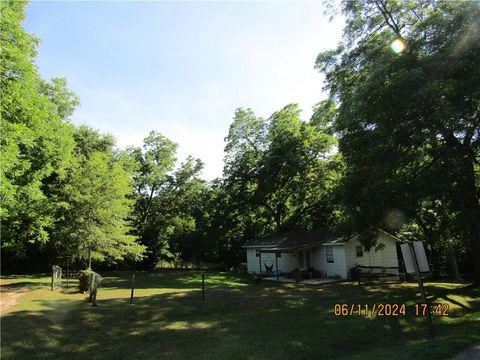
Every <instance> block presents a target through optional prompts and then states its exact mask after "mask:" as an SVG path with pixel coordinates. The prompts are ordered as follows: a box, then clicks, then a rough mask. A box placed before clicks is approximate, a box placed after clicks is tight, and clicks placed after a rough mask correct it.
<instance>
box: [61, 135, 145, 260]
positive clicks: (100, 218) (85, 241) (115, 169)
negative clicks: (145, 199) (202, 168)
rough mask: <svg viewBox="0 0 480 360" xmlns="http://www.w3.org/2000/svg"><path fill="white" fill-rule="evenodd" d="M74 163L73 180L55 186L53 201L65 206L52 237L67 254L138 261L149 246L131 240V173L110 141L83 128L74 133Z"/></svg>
mask: <svg viewBox="0 0 480 360" xmlns="http://www.w3.org/2000/svg"><path fill="white" fill-rule="evenodd" d="M75 139H76V142H77V146H76V148H75V154H76V157H75V161H74V162H73V165H72V166H71V167H70V168H69V169H68V178H67V179H66V180H63V181H57V182H55V183H54V184H52V187H54V188H55V190H52V198H57V199H59V200H61V201H62V203H63V207H62V208H61V209H60V210H59V211H58V212H57V214H56V219H57V220H56V223H55V228H54V229H53V231H52V232H53V237H54V239H55V241H56V242H57V247H58V248H59V252H61V253H62V254H63V255H69V256H73V257H80V258H86V259H88V267H89V268H91V264H92V258H93V259H97V260H99V261H109V262H117V261H121V260H123V259H125V258H131V259H133V260H139V259H141V257H142V254H143V252H144V250H145V248H144V246H142V245H140V244H139V243H138V242H137V241H136V237H135V236H133V235H130V234H129V232H130V230H131V229H130V227H129V224H128V217H129V215H130V213H131V209H132V206H133V201H132V200H131V199H129V198H128V196H129V195H130V194H131V193H132V190H133V187H132V180H131V178H132V173H128V172H127V171H126V168H127V167H126V166H124V164H123V162H122V157H119V156H117V154H116V153H115V152H114V151H113V149H112V147H113V144H114V143H113V139H112V138H111V136H109V135H107V136H102V135H100V134H98V133H97V132H96V131H93V130H91V129H90V128H88V127H85V126H82V127H80V128H79V129H78V130H77V131H76V133H75Z"/></svg>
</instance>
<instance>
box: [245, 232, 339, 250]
mask: <svg viewBox="0 0 480 360" xmlns="http://www.w3.org/2000/svg"><path fill="white" fill-rule="evenodd" d="M335 239H336V237H335V236H334V235H332V234H330V233H328V232H326V231H324V230H315V231H291V232H282V233H276V234H269V235H265V236H262V237H260V238H258V239H252V240H249V241H247V242H246V243H245V245H244V247H251V246H255V247H265V248H268V249H271V250H295V249H301V248H307V247H312V246H315V245H320V244H322V243H325V242H329V241H333V240H335Z"/></svg>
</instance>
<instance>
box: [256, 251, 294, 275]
mask: <svg viewBox="0 0 480 360" xmlns="http://www.w3.org/2000/svg"><path fill="white" fill-rule="evenodd" d="M272 261H273V264H275V254H274V253H262V272H265V265H264V263H267V264H270V263H271V262H272ZM296 267H297V259H296V257H295V254H293V253H292V254H290V253H283V254H282V256H281V257H279V258H278V270H280V271H283V272H291V271H293V269H295V268H296ZM273 270H274V271H275V265H274V266H273ZM247 271H248V272H250V273H252V272H254V271H255V272H256V273H259V272H260V264H259V258H258V257H257V256H256V255H255V248H247Z"/></svg>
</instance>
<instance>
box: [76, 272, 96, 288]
mask: <svg viewBox="0 0 480 360" xmlns="http://www.w3.org/2000/svg"><path fill="white" fill-rule="evenodd" d="M92 274H93V270H92V269H87V270H82V271H80V273H79V275H78V280H79V281H78V287H79V290H80V292H81V293H84V292H85V291H88V289H89V287H90V279H91V276H92Z"/></svg>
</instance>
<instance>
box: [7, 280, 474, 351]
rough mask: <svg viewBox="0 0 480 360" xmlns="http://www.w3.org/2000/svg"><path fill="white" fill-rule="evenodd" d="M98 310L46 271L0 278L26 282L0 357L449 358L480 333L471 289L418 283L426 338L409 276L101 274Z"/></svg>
mask: <svg viewBox="0 0 480 360" xmlns="http://www.w3.org/2000/svg"><path fill="white" fill-rule="evenodd" d="M103 275H104V281H103V284H102V285H103V286H102V288H101V289H100V290H99V293H98V298H97V299H98V304H99V306H98V307H92V306H90V304H88V303H86V302H85V299H86V295H84V294H79V293H76V292H75V288H74V287H73V286H72V287H70V288H64V289H61V290H56V291H54V292H52V291H50V290H49V278H48V277H9V278H2V285H4V284H7V283H8V284H9V286H14V285H15V284H20V283H21V284H22V286H23V287H29V288H31V291H29V292H26V293H24V294H23V295H22V297H21V298H20V300H19V303H18V304H17V305H16V306H15V307H14V308H12V309H11V310H10V311H9V312H7V313H5V314H2V318H1V320H2V324H1V325H2V328H1V337H2V346H1V350H2V354H1V357H2V359H64V358H65V359H69V360H70V359H85V358H90V359H141V358H144V359H151V358H155V359H222V360H223V359H260V360H272V359H418V358H419V357H421V358H422V360H425V359H447V358H450V357H452V356H453V355H455V354H456V353H457V352H459V351H461V350H463V349H465V348H467V347H469V346H470V345H471V344H474V343H478V342H480V289H474V288H472V287H469V286H467V285H464V284H454V283H428V284H427V291H428V293H429V294H430V295H431V297H432V298H431V300H432V302H434V303H445V302H447V303H448V304H449V305H450V311H449V316H448V317H438V316H436V317H434V322H435V327H436V332H437V336H436V337H435V338H434V339H430V338H429V336H428V334H427V331H426V323H425V319H424V318H423V317H416V316H415V315H414V313H413V309H414V307H413V306H414V304H415V303H416V302H417V301H418V299H419V295H418V291H417V287H416V285H415V284H402V285H384V286H378V285H375V286H373V285H372V286H362V287H359V286H357V285H356V284H353V283H340V284H329V285H323V286H306V285H305V286H301V285H300V286H297V285H294V284H277V283H272V282H264V283H262V284H260V285H254V284H251V283H250V278H249V277H248V276H247V277H241V276H236V275H232V274H228V273H218V272H217V273H207V275H206V288H207V297H206V301H205V302H203V301H202V296H201V291H200V286H201V274H200V273H194V272H193V273H192V272H189V273H165V274H161V273H141V272H140V273H137V276H136V285H137V287H136V290H135V305H134V306H129V305H128V304H129V296H130V289H129V285H130V279H129V276H130V275H129V274H127V273H105V274H103ZM335 303H348V304H352V303H355V304H358V303H360V304H373V303H377V304H378V303H400V304H401V303H406V304H407V316H405V317H365V316H352V317H337V316H335V315H334V314H333V308H334V304H335Z"/></svg>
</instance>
